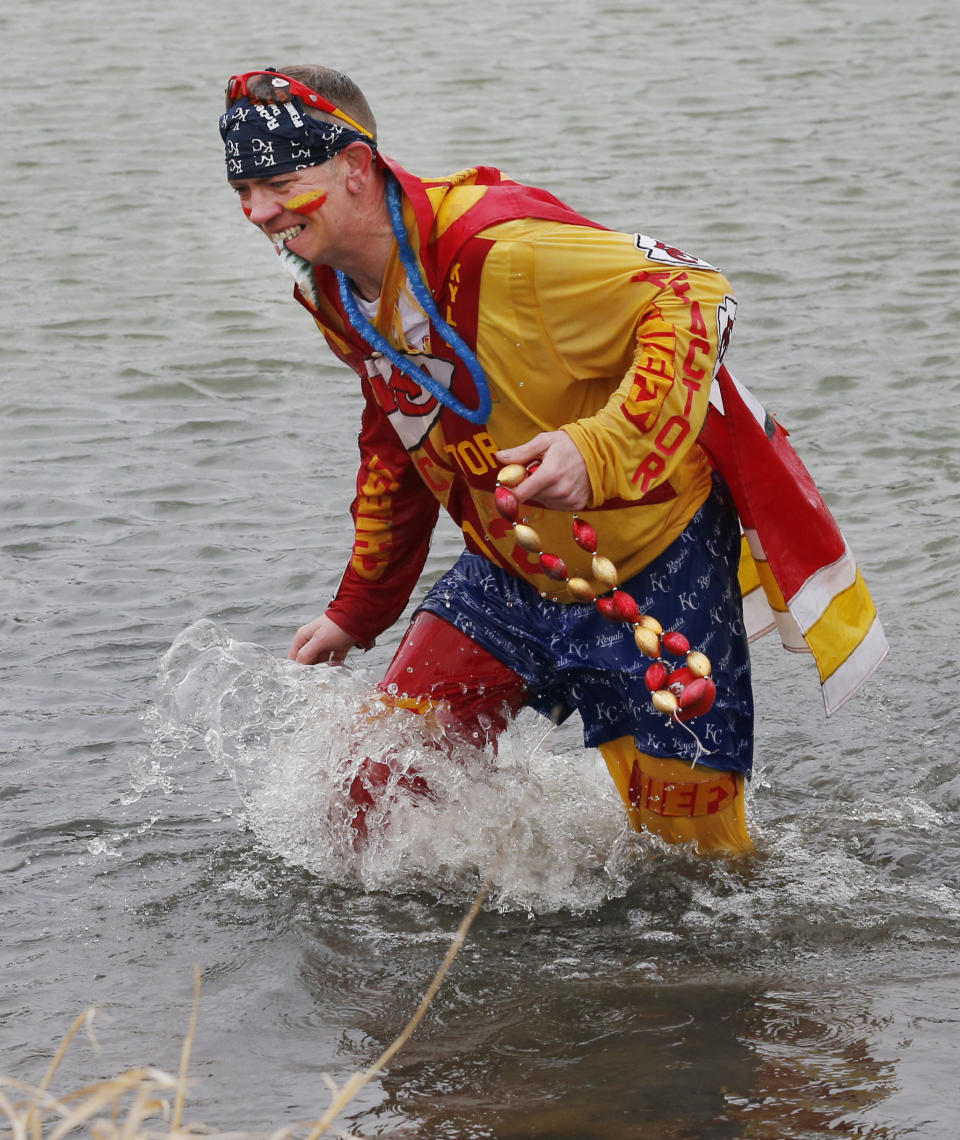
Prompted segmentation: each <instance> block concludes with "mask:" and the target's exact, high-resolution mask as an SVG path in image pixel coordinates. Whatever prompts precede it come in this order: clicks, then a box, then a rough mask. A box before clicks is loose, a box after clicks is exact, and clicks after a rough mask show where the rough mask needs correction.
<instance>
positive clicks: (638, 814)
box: [600, 736, 753, 855]
mask: <svg viewBox="0 0 960 1140" xmlns="http://www.w3.org/2000/svg"><path fill="white" fill-rule="evenodd" d="M600 751H601V752H602V753H603V758H604V760H605V761H606V763H607V768H608V770H609V772H610V775H611V776H612V777H613V782H614V783H615V784H616V786H617V791H618V792H619V793H620V796H621V798H622V799H623V803H624V806H625V807H626V809H627V814H628V815H629V817H630V822H631V823H632V824H633V826H634V827H635V828H636V829H637V831H649V832H652V833H653V834H654V835H658V836H659V837H660V838H661V839H663V840H664V841H665V842H667V843H692V844H693V845H694V847H695V848H696V850H697V851H698V852H699V853H700V854H701V855H706V854H709V853H723V854H727V855H729V854H746V853H747V852H749V851H752V850H753V840H752V839H751V838H750V835H749V832H748V831H747V816H746V809H745V805H744V776H743V774H742V773H741V772H721V771H718V770H717V769H716V768H710V767H707V766H706V765H704V764H698V765H696V766H695V767H691V766H690V765H689V764H686V763H684V762H683V761H680V760H661V759H659V758H658V757H655V756H647V755H645V754H644V753H642V752H639V751H638V750H637V748H636V747H635V746H634V743H633V741H632V740H631V739H630V737H629V736H624V737H621V738H620V739H619V740H613V741H610V743H609V744H603V745H601V747H600Z"/></svg>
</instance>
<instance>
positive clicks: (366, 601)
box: [221, 67, 869, 852]
mask: <svg viewBox="0 0 960 1140" xmlns="http://www.w3.org/2000/svg"><path fill="white" fill-rule="evenodd" d="M227 96H228V97H227V111H226V113H225V114H224V116H223V117H222V118H221V134H222V137H223V139H224V143H225V147H226V160H227V175H228V178H229V180H230V182H231V185H232V186H233V188H234V189H235V190H236V192H237V194H238V196H239V198H240V202H241V205H242V207H243V210H244V213H245V214H246V215H247V217H248V218H249V220H250V221H251V222H252V223H253V224H254V225H256V226H258V227H259V228H260V229H261V230H262V231H263V232H264V233H265V234H266V235H267V237H268V238H270V240H271V241H272V242H273V244H274V246H275V248H276V250H277V252H278V253H279V254H280V256H281V258H282V259H283V260H284V262H285V263H286V264H287V266H288V267H289V268H290V269H291V271H292V272H293V273H294V276H295V277H296V280H297V285H296V288H295V296H296V298H297V300H298V301H299V302H300V303H301V304H302V305H303V306H304V307H305V308H306V309H307V310H308V311H309V312H310V313H311V315H312V316H313V318H314V320H315V321H316V323H317V325H318V327H319V328H320V330H321V331H322V332H323V334H324V336H325V338H326V340H327V343H328V344H329V346H330V347H331V349H332V350H333V352H334V353H335V354H336V355H337V356H338V357H339V358H340V359H341V360H343V361H344V362H345V363H347V364H348V365H349V366H350V367H352V368H353V369H354V370H355V371H356V373H357V375H358V377H359V379H360V389H361V392H362V394H363V397H364V409H363V416H362V427H361V432H360V457H361V462H360V470H359V475H358V480H357V497H356V499H355V500H354V503H353V506H352V513H353V518H354V523H355V540H354V545H353V554H352V557H351V559H350V562H349V564H348V566H347V569H346V572H345V574H344V577H343V580H342V582H341V585H340V588H339V590H338V592H337V596H336V597H335V598H334V599H333V601H332V602H331V603H330V605H329V606H328V607H327V609H326V611H325V613H324V614H323V615H321V616H320V617H318V618H316V619H315V620H314V621H311V622H310V623H309V624H307V625H305V626H303V627H302V628H301V629H300V630H299V631H298V632H297V634H296V637H295V638H294V641H293V645H292V648H291V651H290V656H291V657H292V658H294V659H295V660H297V661H299V662H302V663H304V664H316V663H319V662H328V663H331V664H338V663H341V662H343V660H344V659H345V657H346V655H347V653H348V652H349V651H350V650H351V649H352V648H353V647H354V646H360V647H362V648H367V647H369V646H370V645H371V644H372V643H373V641H374V639H375V638H376V637H377V636H378V635H379V634H380V633H381V632H383V630H385V629H386V628H388V627H389V626H390V625H391V624H392V623H393V622H394V621H395V620H396V618H397V617H398V616H399V614H400V613H401V611H402V610H403V608H404V606H405V605H406V603H407V601H408V599H409V597H410V594H411V591H412V590H413V587H414V585H415V584H416V582H417V579H418V577H419V575H420V572H421V570H422V568H423V565H424V561H425V558H426V555H427V550H428V546H429V541H430V535H431V532H432V529H433V526H434V523H435V521H436V518H437V513H438V510H439V507H440V506H441V505H442V506H443V507H444V508H445V509H446V510H447V511H448V512H449V513H450V515H451V516H452V517H453V519H454V520H455V521H456V522H457V524H458V525H459V526H460V527H461V529H462V531H463V535H464V539H465V543H466V552H465V554H464V555H463V556H462V557H461V559H460V560H459V561H458V562H457V564H456V565H455V566H454V567H453V568H452V569H451V570H450V571H449V572H448V573H447V574H445V575H444V576H443V577H442V578H441V579H440V581H439V582H438V583H437V584H436V585H435V586H434V587H433V588H432V589H431V590H430V591H429V593H428V595H427V597H426V598H425V600H424V602H423V603H422V605H421V608H420V609H419V611H418V613H417V614H416V615H415V617H414V620H413V622H412V623H411V626H410V628H409V630H408V631H407V634H406V636H405V638H404V640H403V642H402V644H401V646H400V649H399V650H398V652H397V655H396V657H395V658H394V661H393V663H392V664H391V666H390V668H389V669H388V671H387V674H386V676H385V677H384V680H383V682H382V685H381V687H382V689H383V691H384V693H385V699H388V697H387V695H389V699H392V700H393V702H394V703H397V704H400V705H402V706H404V707H407V708H413V709H415V710H416V711H418V712H421V713H429V714H430V715H431V716H432V717H433V718H434V719H435V720H436V721H437V722H439V723H441V724H442V725H443V727H444V729H445V731H446V734H447V736H448V738H450V739H451V740H454V741H457V740H461V741H466V742H470V743H473V744H477V745H484V744H486V743H490V742H492V741H495V739H496V736H497V734H498V733H499V732H500V731H502V729H503V728H504V726H505V725H506V723H507V722H508V719H509V717H510V715H512V714H513V713H515V712H516V711H517V710H518V709H519V708H520V707H521V706H522V705H524V704H529V705H532V706H533V707H534V708H536V709H538V710H539V711H541V712H543V713H544V714H546V715H549V716H552V717H554V718H555V719H557V720H562V719H563V718H565V717H566V716H568V715H569V714H570V713H571V712H573V711H574V710H576V711H579V713H580V715H581V717H582V720H583V723H584V739H585V742H586V744H588V745H590V746H595V747H598V748H599V749H600V751H601V753H602V754H603V756H604V759H605V760H606V762H607V765H608V767H609V769H610V772H611V775H612V776H613V779H614V781H615V783H616V785H617V788H618V790H619V792H620V794H621V796H622V798H623V801H624V804H625V807H626V809H627V811H628V814H629V816H630V818H631V820H632V822H633V823H634V825H635V826H637V827H638V828H646V829H648V830H650V831H652V832H654V833H655V834H657V835H659V836H661V837H662V838H664V839H665V840H667V841H668V842H675V843H680V842H692V843H694V844H695V845H696V847H697V849H698V850H700V851H702V852H706V851H724V852H743V851H748V850H750V848H751V846H752V844H751V840H750V838H749V835H748V833H747V830H746V826H745V813H744V794H743V793H744V778H745V776H747V775H748V774H749V772H750V766H751V762H752V728H753V725H752V720H753V707H752V696H751V689H750V672H749V656H748V650H747V637H746V632H745V628H744V623H743V616H742V610H741V597H740V590H739V587H738V581H737V575H738V564H739V562H740V559H741V541H740V525H739V521H738V517H737V510H735V509H734V507H733V504H732V502H731V498H730V493H729V490H728V488H727V486H726V484H725V483H724V481H723V480H722V479H720V477H719V476H718V475H717V473H716V471H715V469H714V462H713V461H712V460H711V457H710V455H709V454H708V452H707V450H706V448H705V446H703V445H702V444H703V443H704V442H705V441H706V439H707V436H706V435H705V436H703V437H701V432H702V430H703V429H704V425H705V421H707V418H708V408H709V403H710V393H711V382H712V381H713V379H714V377H715V376H716V375H717V374H718V373H719V374H720V376H721V378H722V379H724V382H725V383H726V384H727V388H725V389H724V391H725V393H726V396H725V399H726V401H727V402H728V403H729V404H730V406H724V408H723V411H724V413H725V415H724V417H720V416H719V411H718V412H717V413H711V422H710V425H708V426H709V427H710V429H711V430H710V432H708V433H707V434H708V435H709V436H710V438H711V439H712V441H713V442H712V444H711V450H712V452H713V453H715V456H716V455H720V456H721V457H722V456H724V455H725V456H726V459H727V467H729V468H730V469H731V470H734V468H737V463H736V462H735V459H736V454H735V453H736V448H735V447H734V449H733V451H729V450H728V449H727V444H728V442H729V440H728V438H727V437H728V436H729V434H730V432H729V431H728V430H727V428H728V427H729V425H728V424H727V421H731V423H732V421H733V420H734V418H735V417H736V415H737V409H738V408H739V404H738V403H737V399H738V397H737V394H736V391H733V390H730V389H731V386H732V384H733V381H732V379H731V378H729V377H727V376H726V373H725V371H724V370H722V368H721V361H722V356H723V352H724V350H725V348H726V345H727V341H728V339H729V335H730V331H731V327H732V324H733V318H734V312H735V309H736V303H735V301H734V298H733V296H732V293H731V290H730V287H729V285H728V283H727V281H726V280H725V278H724V277H723V275H722V274H721V273H720V272H719V271H718V270H717V269H716V268H714V267H713V266H712V265H710V264H708V263H707V262H704V261H701V260H700V259H698V258H696V257H693V256H690V255H688V254H686V253H684V252H682V251H680V250H677V249H674V248H672V247H670V246H667V245H665V244H663V243H662V242H657V241H655V240H653V239H650V238H647V237H644V236H643V235H628V234H622V233H616V232H613V231H610V230H607V229H605V228H603V227H601V226H599V225H597V224H596V223H594V222H591V221H589V220H588V219H586V218H584V217H581V216H580V215H578V214H577V213H575V212H574V211H573V210H571V209H570V208H569V207H567V206H565V205H564V204H563V203H562V202H559V201H558V200H557V199H555V198H554V197H553V196H552V195H550V194H548V193H546V192H544V191H542V190H537V189H534V188H531V187H526V186H521V185H519V184H517V183H514V182H511V181H510V180H509V179H506V178H504V177H503V176H502V175H501V174H500V173H499V172H498V171H496V170H493V169H492V168H478V169H474V170H467V171H463V172H461V173H459V174H456V175H453V176H451V177H450V178H447V179H440V180H433V181H423V180H421V179H419V178H416V177H414V176H412V175H410V174H409V173H407V172H406V171H405V170H404V169H403V168H402V167H400V166H399V165H398V164H397V163H395V162H394V161H393V160H392V159H389V158H387V157H386V156H384V155H383V154H382V153H381V152H380V150H379V147H378V144H377V141H376V125H375V122H374V119H373V115H372V113H371V112H370V108H369V106H368V105H367V102H366V99H365V98H364V97H363V95H362V93H361V92H360V90H359V89H358V88H357V87H356V85H355V84H353V83H352V81H351V80H349V79H348V78H347V77H346V76H343V75H341V74H339V73H337V72H334V71H331V70H329V69H325V68H318V67H293V68H287V69H285V70H284V71H282V72H277V71H273V70H272V69H270V70H267V71H265V72H253V73H249V74H247V75H245V76H235V77H233V78H232V79H231V81H230V84H229V85H228V88H227ZM768 427H769V425H768ZM747 430H748V429H747ZM760 434H761V436H763V438H764V440H768V441H773V442H774V443H776V439H775V438H774V437H775V435H776V431H775V430H774V429H772V428H771V429H769V430H766V431H764V430H763V429H762V428H761V429H760ZM781 434H782V433H781ZM761 446H766V445H761ZM731 456H733V458H731ZM507 465H509V467H510V474H509V477H508V476H507V475H506V474H504V476H503V480H504V482H506V483H508V484H509V485H508V486H507V487H504V486H502V485H500V484H499V483H498V476H499V475H500V472H501V469H502V468H504V467H505V466H507ZM738 471H739V468H737V471H735V473H734V476H732V478H733V479H734V482H735V483H736V485H737V489H738V490H739V491H740V492H741V498H742V500H743V502H746V495H745V493H744V492H743V487H741V486H740V484H741V482H745V483H747V484H749V483H750V477H749V474H746V475H745V474H744V473H743V472H742V471H739V474H737V472H738ZM740 476H743V478H742V479H741V478H740ZM737 507H738V508H739V509H740V513H741V517H743V514H744V508H743V507H742V506H741V502H740V501H739V500H738V503H737ZM774 513H776V512H774ZM760 514H761V515H763V514H764V512H763V511H761V512H760ZM751 523H752V520H751ZM758 525H759V524H758ZM813 529H814V530H818V529H819V527H818V526H814V527H813ZM748 533H752V531H748ZM757 552H758V554H759V546H758V548H757ZM744 553H745V557H746V558H747V559H749V555H747V554H746V552H744ZM771 565H773V562H771ZM815 568H816V569H819V563H816V564H815ZM777 573H778V566H776V565H774V566H773V573H772V577H771V583H770V585H771V592H772V593H773V594H774V596H777V589H776V586H777V581H778V579H777ZM594 594H596V595H597V596H598V597H597V600H596V602H594V601H592V600H590V599H592V598H593V596H594ZM789 597H790V595H789V594H788V595H787V598H788V599H789ZM780 600H781V601H783V599H782V598H781V599H780ZM867 601H869V599H867ZM780 608H783V609H786V608H787V605H786V603H785V604H784V606H783V607H780ZM849 609H850V607H849V606H848V607H847V611H849ZM847 611H845V612H847ZM611 619H612V620H611ZM651 619H655V620H651ZM658 623H659V624H658ZM661 627H662V629H665V630H668V631H673V632H674V634H676V633H677V632H679V634H680V635H681V639H680V640H678V639H677V637H676V636H674V637H673V638H672V639H671V638H670V637H667V636H665V637H663V639H662V641H661V640H660V639H659V637H658V636H657V631H658V629H659V628H661ZM644 629H646V630H647V631H648V632H649V631H650V630H652V631H653V633H654V641H653V645H652V648H651V643H650V640H649V637H648V636H647V635H646V634H644V633H643V632H642V631H643V630H644ZM645 638H646V639H645ZM857 638H859V639H860V640H862V637H861V636H860V632H859V627H858V632H857V634H856V637H855V638H854V639H853V640H854V643H857ZM683 639H685V640H683ZM687 643H689V645H690V646H692V647H693V656H690V657H688V656H687V655H686V648H687ZM639 646H644V647H645V648H646V653H647V654H649V656H647V655H645V653H644V652H642V651H641V649H640V648H638V647H639ZM671 649H672V652H671ZM651 656H652V657H656V658H660V659H661V664H659V665H657V666H654V668H653V669H651ZM818 660H819V659H818ZM657 668H659V669H660V671H659V672H656V669H657ZM821 673H823V670H821ZM694 682H696V683H697V684H696V685H695V684H694ZM697 686H699V687H697ZM688 687H689V693H687V689H688ZM650 689H656V690H657V694H656V696H657V698H658V703H657V707H654V706H653V705H652V704H651V693H650ZM685 693H686V695H687V696H688V697H689V699H687V700H685V695H684V694H685ZM691 694H692V696H691ZM678 700H679V702H680V704H681V706H682V707H679V708H678V707H676V706H677V701H678ZM389 776H390V770H389V766H388V765H386V764H382V763H381V764H374V763H370V764H368V765H367V766H366V768H365V769H364V770H363V771H362V772H361V774H360V775H359V776H358V777H357V779H356V780H354V783H353V787H352V789H351V794H352V797H353V799H354V801H355V803H356V804H357V815H356V817H355V820H354V825H355V826H356V828H357V830H358V831H359V832H361V833H362V832H363V831H364V829H365V815H366V811H367V809H368V808H369V806H370V805H371V804H373V803H375V802H376V800H377V797H378V793H379V792H380V791H381V790H382V788H383V786H384V785H385V784H386V782H387V779H388V777H389ZM401 783H402V784H404V785H405V786H407V787H408V788H410V789H411V790H413V791H417V790H420V791H424V790H425V789H424V786H423V783H422V781H421V780H420V778H419V777H418V776H416V774H413V773H406V774H403V775H402V776H401Z"/></svg>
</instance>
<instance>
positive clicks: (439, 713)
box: [350, 610, 526, 835]
mask: <svg viewBox="0 0 960 1140" xmlns="http://www.w3.org/2000/svg"><path fill="white" fill-rule="evenodd" d="M378 687H379V689H380V691H381V693H382V694H383V701H384V705H385V707H387V708H404V709H410V710H412V711H414V712H417V713H419V714H421V715H423V716H429V717H430V718H431V719H432V720H433V722H434V725H436V726H437V727H439V728H440V729H441V731H442V734H443V737H444V738H445V739H446V740H447V741H449V742H451V743H452V744H472V745H474V746H475V747H477V748H483V747H484V746H485V745H486V744H489V743H491V742H495V741H496V738H497V737H498V736H499V735H500V733H501V732H503V730H504V728H506V726H507V724H508V722H509V720H510V718H511V717H512V716H514V715H515V714H516V712H517V711H518V710H519V708H520V707H521V705H522V704H523V702H524V698H525V696H526V685H525V683H524V681H523V678H522V677H520V676H519V675H518V674H517V673H515V672H514V671H513V670H512V669H510V668H508V667H507V666H506V665H504V664H503V663H502V662H501V661H499V660H498V659H497V658H496V657H494V656H493V655H492V654H491V653H488V652H487V650H485V649H483V648H481V646H479V645H477V643H476V642H474V641H471V640H470V638H469V637H467V636H466V634H463V633H461V632H460V631H459V630H458V629H457V628H456V627H455V626H453V625H451V624H450V623H449V622H446V621H444V620H443V619H442V618H440V617H437V616H436V614H433V613H430V612H428V611H425V610H421V611H420V613H418V614H417V615H416V616H415V617H414V619H413V621H412V622H411V623H410V626H409V628H408V629H407V632H406V634H405V635H404V638H403V641H402V642H401V643H400V648H399V649H398V650H397V652H396V655H395V656H394V658H393V661H392V662H391V663H390V667H389V668H388V669H387V672H386V674H385V675H384V678H383V680H382V681H381V682H380V684H379V686H378ZM393 775H394V770H393V769H392V768H391V766H390V763H389V761H388V760H386V761H375V760H366V761H365V762H364V763H363V765H362V767H361V769H360V771H359V772H358V773H357V775H356V776H355V777H354V780H353V783H352V784H351V786H350V798H351V799H352V800H353V802H354V803H355V804H356V805H357V810H356V813H355V814H354V817H353V819H352V821H351V822H352V826H353V827H354V829H355V830H356V831H357V832H358V834H359V835H365V834H366V830H367V828H366V815H367V812H368V811H369V809H370V808H371V807H372V806H373V805H374V804H375V803H376V802H377V800H378V799H379V798H380V795H381V794H382V792H383V789H384V788H385V787H386V785H387V783H388V781H389V780H390V779H391V777H392V776H393ZM397 786H398V787H399V788H402V789H403V790H404V791H406V792H408V793H413V794H414V795H426V796H429V794H430V789H429V788H428V786H427V783H426V781H425V780H424V779H423V777H422V776H420V775H419V774H418V773H416V772H412V771H408V772H403V773H401V774H400V776H399V779H398V780H397Z"/></svg>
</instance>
